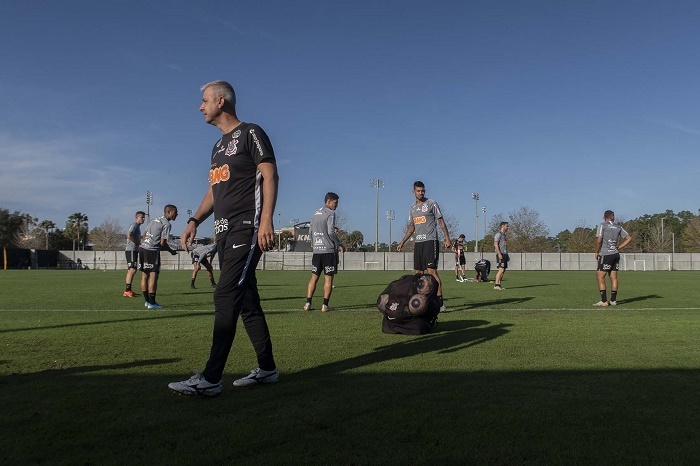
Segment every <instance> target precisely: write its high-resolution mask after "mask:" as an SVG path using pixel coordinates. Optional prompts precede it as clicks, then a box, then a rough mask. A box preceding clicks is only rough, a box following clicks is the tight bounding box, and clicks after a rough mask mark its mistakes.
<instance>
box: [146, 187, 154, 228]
mask: <svg viewBox="0 0 700 466" xmlns="http://www.w3.org/2000/svg"><path fill="white" fill-rule="evenodd" d="M152 204H153V193H152V192H150V191H146V219H148V220H149V221H150V220H151V205H152Z"/></svg>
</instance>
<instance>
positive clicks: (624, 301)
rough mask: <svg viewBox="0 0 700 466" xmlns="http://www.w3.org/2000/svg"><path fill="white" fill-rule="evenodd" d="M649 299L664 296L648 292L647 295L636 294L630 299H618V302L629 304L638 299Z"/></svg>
mask: <svg viewBox="0 0 700 466" xmlns="http://www.w3.org/2000/svg"><path fill="white" fill-rule="evenodd" d="M647 299H663V296H659V295H658V294H648V295H646V296H635V297H634V298H629V299H620V300H618V302H617V303H618V304H629V303H634V302H636V301H646V300H647Z"/></svg>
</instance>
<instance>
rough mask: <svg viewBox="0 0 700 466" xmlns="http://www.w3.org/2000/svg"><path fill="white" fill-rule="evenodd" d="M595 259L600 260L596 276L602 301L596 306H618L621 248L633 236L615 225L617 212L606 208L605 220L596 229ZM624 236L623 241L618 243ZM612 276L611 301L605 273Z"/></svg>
mask: <svg viewBox="0 0 700 466" xmlns="http://www.w3.org/2000/svg"><path fill="white" fill-rule="evenodd" d="M595 236H596V244H595V260H596V262H598V269H597V271H596V278H597V279H598V291H599V292H600V301H598V302H597V303H595V304H594V306H598V307H605V306H617V290H618V288H617V285H618V283H617V271H618V270H620V249H622V248H624V247H625V246H627V245H628V244H629V243H630V241H632V236H630V234H629V233H627V232H626V231H625V229H624V228H622V227H621V226H620V225H615V212H613V211H612V210H606V211H605V213H604V214H603V222H602V223H600V224H598V228H597V229H596V234H595ZM620 238H622V243H619V244H618V241H620ZM606 274H607V275H609V276H610V301H608V296H607V290H606V287H605V275H606Z"/></svg>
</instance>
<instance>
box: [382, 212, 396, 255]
mask: <svg viewBox="0 0 700 466" xmlns="http://www.w3.org/2000/svg"><path fill="white" fill-rule="evenodd" d="M384 215H386V219H387V221H388V222H389V252H391V221H392V220H394V218H396V217H395V215H394V211H393V210H387V211H386V212H384Z"/></svg>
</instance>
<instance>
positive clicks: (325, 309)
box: [321, 304, 335, 312]
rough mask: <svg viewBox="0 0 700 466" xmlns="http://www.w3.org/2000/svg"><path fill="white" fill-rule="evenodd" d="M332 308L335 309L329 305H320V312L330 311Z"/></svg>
mask: <svg viewBox="0 0 700 466" xmlns="http://www.w3.org/2000/svg"><path fill="white" fill-rule="evenodd" d="M333 310H335V308H333V307H330V306H326V305H325V304H324V305H323V306H322V307H321V312H330V311H333Z"/></svg>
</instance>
